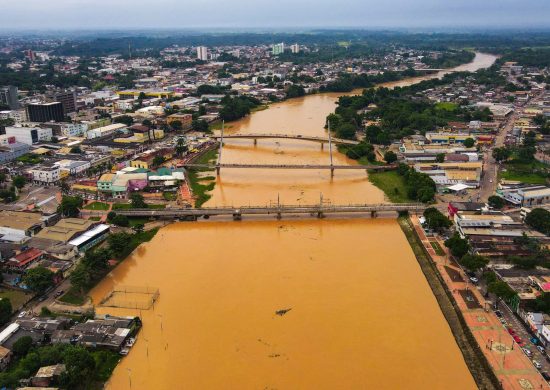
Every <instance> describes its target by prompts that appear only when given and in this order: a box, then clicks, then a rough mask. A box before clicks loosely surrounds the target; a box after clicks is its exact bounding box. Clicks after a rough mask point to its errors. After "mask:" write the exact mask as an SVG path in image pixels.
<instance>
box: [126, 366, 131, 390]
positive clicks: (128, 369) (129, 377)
mask: <svg viewBox="0 0 550 390" xmlns="http://www.w3.org/2000/svg"><path fill="white" fill-rule="evenodd" d="M126 370H127V371H128V382H129V383H130V389H131V388H132V369H130V368H127V369H126Z"/></svg>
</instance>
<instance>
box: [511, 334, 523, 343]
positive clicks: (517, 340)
mask: <svg viewBox="0 0 550 390" xmlns="http://www.w3.org/2000/svg"><path fill="white" fill-rule="evenodd" d="M512 338H513V339H514V341H515V342H516V343H518V344H519V343H523V340H522V339H521V337H519V336H518V335H517V334H515V335H512Z"/></svg>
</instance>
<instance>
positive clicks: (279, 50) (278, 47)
mask: <svg viewBox="0 0 550 390" xmlns="http://www.w3.org/2000/svg"><path fill="white" fill-rule="evenodd" d="M284 52H285V44H284V43H283V42H281V43H277V44H275V45H273V46H271V53H272V54H273V55H274V56H276V55H279V54H283V53H284Z"/></svg>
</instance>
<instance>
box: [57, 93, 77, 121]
mask: <svg viewBox="0 0 550 390" xmlns="http://www.w3.org/2000/svg"><path fill="white" fill-rule="evenodd" d="M51 99H52V100H54V101H56V102H59V103H61V105H62V106H63V114H64V115H67V114H69V113H72V112H76V111H77V109H76V92H74V91H63V92H56V93H54V94H53V95H52V96H51Z"/></svg>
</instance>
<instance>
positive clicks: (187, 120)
mask: <svg viewBox="0 0 550 390" xmlns="http://www.w3.org/2000/svg"><path fill="white" fill-rule="evenodd" d="M176 121H179V122H181V127H182V129H183V130H188V129H191V124H192V123H193V115H191V114H172V115H169V116H168V117H166V123H168V124H169V125H171V124H172V123H173V122H176Z"/></svg>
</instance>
